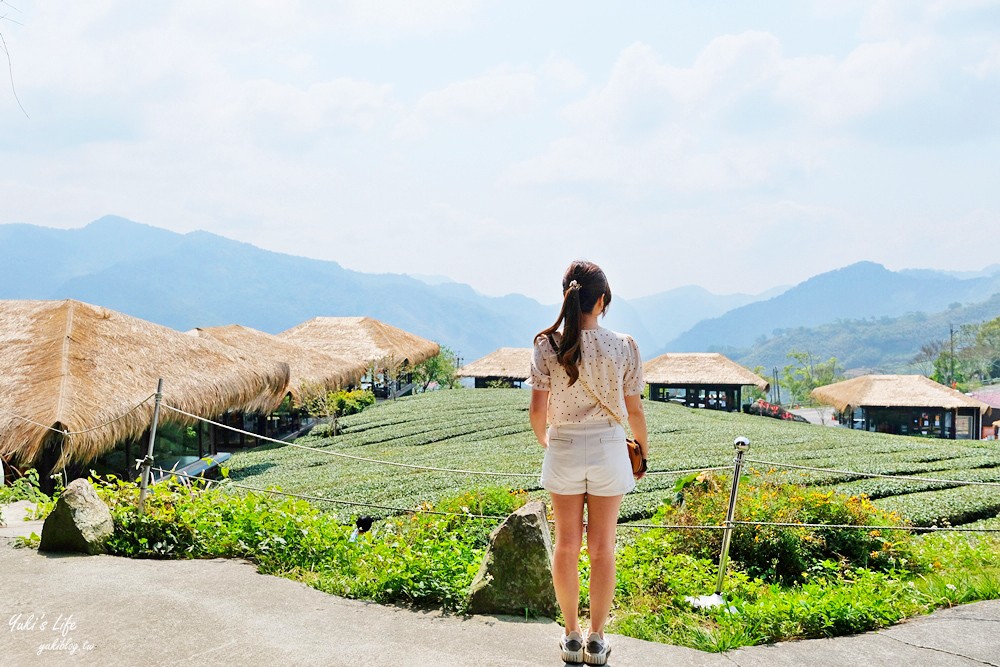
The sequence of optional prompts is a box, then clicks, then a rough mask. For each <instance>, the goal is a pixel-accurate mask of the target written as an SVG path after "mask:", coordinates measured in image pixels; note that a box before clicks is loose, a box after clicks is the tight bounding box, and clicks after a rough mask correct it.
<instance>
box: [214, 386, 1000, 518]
mask: <svg viewBox="0 0 1000 667" xmlns="http://www.w3.org/2000/svg"><path fill="white" fill-rule="evenodd" d="M527 405H528V393H527V392H524V391H520V390H510V389H493V390H488V389H476V390H456V391H439V392H432V393H429V394H424V395H420V396H415V397H411V398H406V399H400V400H398V401H395V402H386V403H382V404H379V405H378V406H375V407H373V408H370V409H368V410H366V411H365V412H363V413H361V414H358V415H353V416H351V417H347V418H345V419H343V420H341V425H342V427H343V428H344V432H343V433H342V434H341V435H339V436H337V437H332V438H331V437H326V436H325V435H324V434H323V432H325V431H326V426H325V425H324V426H320V427H318V428H316V429H314V430H313V433H312V434H310V435H307V436H305V437H303V438H300V439H299V440H298V441H297V444H302V445H307V446H309V447H315V448H317V449H319V450H321V451H309V450H302V449H297V448H295V447H292V446H288V445H285V446H282V445H270V446H265V447H260V448H257V449H254V450H249V451H245V452H239V453H237V454H235V455H234V456H233V458H232V460H231V463H232V468H231V475H232V477H233V478H234V479H235V480H237V481H238V482H239V483H241V484H246V485H249V486H254V487H259V488H264V487H270V486H275V485H276V486H278V487H280V488H281V489H282V490H285V491H289V492H293V493H302V494H306V495H313V496H323V497H328V498H336V499H341V500H349V501H354V502H364V503H374V504H378V505H384V506H386V507H400V508H413V507H416V506H417V505H419V504H421V503H424V502H428V501H430V502H435V501H437V500H439V499H441V498H445V497H451V496H455V495H457V494H459V493H461V492H463V491H466V490H471V489H475V488H481V487H484V486H487V485H497V484H499V485H505V486H508V487H509V488H511V489H518V488H523V489H525V490H528V491H538V488H539V487H538V471H539V470H540V469H541V462H542V455H543V451H542V449H541V448H540V447H539V446H538V445H537V443H536V442H535V439H534V436H533V435H532V433H531V431H530V429H529V427H528V415H527ZM646 410H647V418H648V421H649V427H650V438H651V441H652V460H651V464H650V465H651V470H652V472H653V473H656V472H658V471H669V470H677V469H688V468H702V467H713V466H722V465H730V464H731V463H732V459H733V447H732V442H733V439H734V438H735V437H737V436H740V435H744V436H747V437H748V438H750V440H751V443H752V445H751V450H750V457H751V458H752V459H757V460H760V461H769V462H777V463H792V464H800V465H809V466H815V467H822V468H835V469H848V470H857V471H864V472H875V473H883V474H900V475H919V476H923V477H941V478H944V479H955V480H978V481H990V482H1000V467H998V466H1000V450H998V448H997V447H996V446H995V445H996V443H988V442H968V441H967V442H962V441H959V442H955V441H946V440H929V439H922V438H913V437H901V436H891V435H883V434H877V433H868V432H862V431H852V430H849V429H840V428H829V427H824V426H815V425H809V424H798V423H789V422H781V421H777V420H772V419H767V418H763V417H754V416H750V415H743V414H728V413H719V412H710V411H707V410H692V409H688V408H684V407H681V406H677V405H673V404H664V403H655V402H647V403H646ZM332 453H342V454H349V455H352V456H361V457H367V458H374V459H380V460H385V461H394V462H400V463H407V464H413V465H422V466H433V467H443V468H452V469H465V470H476V471H496V472H502V473H526V474H527V476H525V477H499V478H497V477H485V476H479V475H465V474H457V473H444V472H429V471H417V470H412V469H405V468H395V467H390V466H384V465H379V464H375V463H368V462H362V461H354V460H348V459H344V458H340V457H337V456H333V455H331V454H332ZM751 467H752V468H755V469H757V470H759V471H761V472H765V473H768V472H770V474H771V476H772V477H773V478H774V479H776V480H784V479H787V480H788V481H794V482H799V483H805V484H808V485H812V486H814V487H820V488H824V489H827V488H834V489H837V490H840V491H844V492H847V493H851V494H858V493H865V494H869V495H871V497H873V498H875V499H876V500H875V503H876V505H878V506H880V507H882V508H884V509H888V510H897V511H900V512H901V513H903V514H904V516H908V517H909V518H911V519H912V520H913V521H914V523H916V524H921V525H926V524H930V523H933V522H938V523H941V522H950V523H952V524H959V523H965V522H971V521H976V520H980V519H987V518H990V517H994V516H996V514H997V513H998V511H1000V488H996V487H976V486H956V485H954V484H947V483H945V484H942V483H934V482H912V481H900V480H880V479H872V480H859V479H857V478H856V477H852V476H851V475H847V474H842V473H835V472H806V471H787V472H780V471H779V469H778V468H774V469H773V470H772V467H771V466H770V465H764V464H760V463H755V464H751ZM675 480H676V476H674V475H655V474H654V475H651V476H649V477H647V478H645V479H643V480H641V481H640V482H639V487H638V489H637V490H636V492H634V493H631V494H629V495H628V496H627V497H626V499H625V502H624V503H623V509H622V520H623V521H636V520H640V519H645V518H647V517H649V516H651V515H652V514H653V513H654V512H655V510H656V508H657V507H658V506H659V505H660V504H661V503H662V502H663V501H665V500H668V499H670V498H671V497H672V496H673V485H674V482H675ZM331 508H334V509H335V510H336V511H337V512H338V514H343V515H344V516H350V515H355V514H358V513H369V514H372V515H375V516H380V515H381V516H384V515H386V514H391V513H393V511H392V510H389V509H370V510H361V509H359V508H352V507H343V506H337V505H332V504H331ZM719 519H720V521H721V519H722V517H719Z"/></svg>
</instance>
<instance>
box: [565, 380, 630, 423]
mask: <svg viewBox="0 0 1000 667" xmlns="http://www.w3.org/2000/svg"><path fill="white" fill-rule="evenodd" d="M576 381H577V382H579V383H580V384H582V385H583V388H584V389H586V390H587V393H588V394H590V397H591V398H592V399H594V400H595V401H597V404H598V405H599V406H600V407H601V409H602V410H604V411H605V412H607V413H608V414H610V415H611V416H612V417H614V419H615V421H616V422H618V425H619V426H621V427H622V428H623V429H624V430H625V433H629V432H630V431H631V429H630V428H629V427H628V426H626V425H625V422H623V421H622V418H621V417H619V416H618V413H617V412H615V411H614V410H612V409H611V408H610V407H608V404H607V403H605V402H604V401H603V400H601V397H600V396H598V395H597V392H595V391H594V390H593V389H591V388H590V385H589V384H587V381H586V380H584V379H583V375H580V376H579V377H577V379H576Z"/></svg>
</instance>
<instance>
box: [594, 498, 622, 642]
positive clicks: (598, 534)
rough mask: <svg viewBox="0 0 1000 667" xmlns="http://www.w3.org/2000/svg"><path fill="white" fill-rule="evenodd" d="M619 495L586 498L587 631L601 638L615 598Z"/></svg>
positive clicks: (620, 502) (620, 500)
mask: <svg viewBox="0 0 1000 667" xmlns="http://www.w3.org/2000/svg"><path fill="white" fill-rule="evenodd" d="M621 504H622V497H621V496H587V553H588V554H589V555H590V631H591V632H599V633H600V634H601V636H602V637H603V636H604V624H605V623H607V621H608V615H609V614H610V613H611V603H612V601H613V600H614V597H615V537H616V536H617V526H618V508H619V507H621Z"/></svg>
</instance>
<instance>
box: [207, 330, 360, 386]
mask: <svg viewBox="0 0 1000 667" xmlns="http://www.w3.org/2000/svg"><path fill="white" fill-rule="evenodd" d="M187 333H188V334H189V335H192V336H198V337H199V338H209V339H212V340H216V341H218V342H220V343H224V344H226V345H229V346H231V347H235V348H236V349H238V350H242V351H243V352H246V353H248V354H250V355H251V356H253V357H255V358H257V359H267V360H269V361H272V362H276V363H282V362H283V363H286V364H288V367H289V369H290V371H291V376H290V378H289V380H288V387H287V390H286V391H287V393H289V394H291V396H292V400H293V401H295V402H296V403H301V402H302V401H303V400H308V399H309V398H311V397H312V395H313V394H316V393H319V394H322V393H325V392H327V391H334V390H336V389H339V388H341V387H343V386H345V385H349V384H352V383H355V382H357V381H358V380H359V379H360V378H361V376H362V375H364V374H365V367H366V364H365V363H364V362H361V361H358V360H356V359H348V358H346V357H342V356H336V355H333V354H326V353H324V352H319V351H317V350H313V349H310V348H308V347H304V346H302V345H298V344H296V343H294V342H292V341H289V340H286V339H284V338H279V337H277V336H272V335H271V334H269V333H264V332H263V331H258V330H256V329H251V328H249V327H244V326H240V325H239V324H230V325H229V326H224V327H206V328H200V329H192V330H191V331H188V332H187Z"/></svg>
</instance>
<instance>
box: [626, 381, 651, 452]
mask: <svg viewBox="0 0 1000 667" xmlns="http://www.w3.org/2000/svg"><path fill="white" fill-rule="evenodd" d="M625 409H627V410H628V425H629V426H630V427H632V435H633V436H634V437H635V439H636V442H638V443H639V449H640V450H641V451H642V458H644V459H648V458H649V433H648V432H647V431H646V412H645V410H643V407H642V396H641V395H640V394H635V395H634V396H626V397H625Z"/></svg>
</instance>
